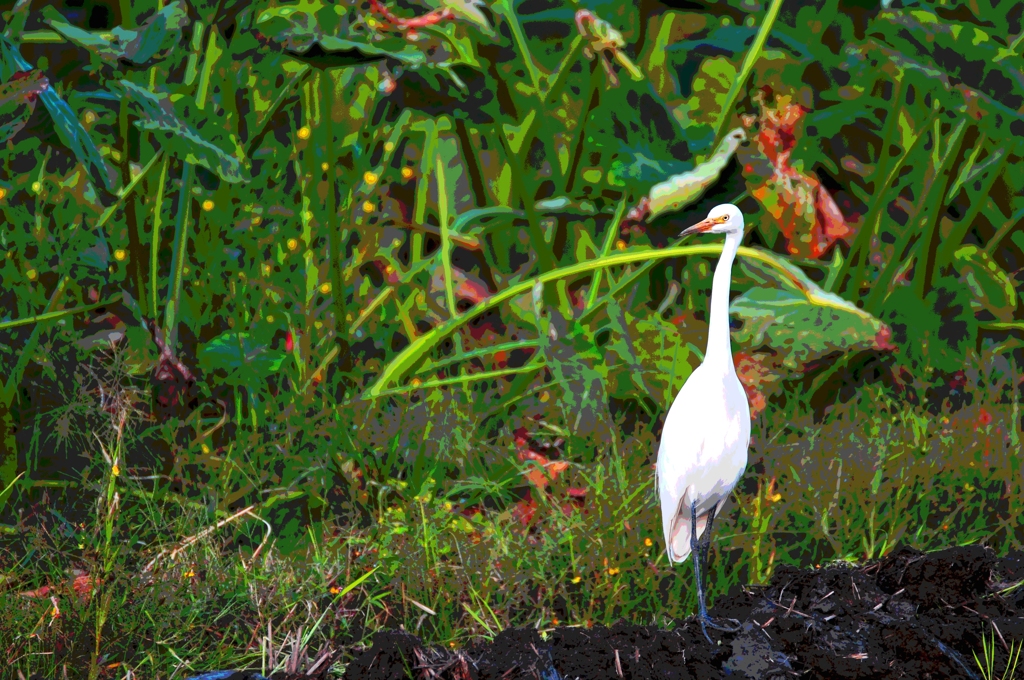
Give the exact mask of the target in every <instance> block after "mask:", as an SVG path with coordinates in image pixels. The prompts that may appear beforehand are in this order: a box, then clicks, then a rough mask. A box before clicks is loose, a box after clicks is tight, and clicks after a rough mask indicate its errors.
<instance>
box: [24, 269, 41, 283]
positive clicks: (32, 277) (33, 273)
mask: <svg viewBox="0 0 1024 680" xmlns="http://www.w3.org/2000/svg"><path fill="white" fill-rule="evenodd" d="M25 276H26V277H27V278H28V280H29V281H35V280H36V276H38V274H37V273H36V270H35V269H29V270H28V271H27V272H25Z"/></svg>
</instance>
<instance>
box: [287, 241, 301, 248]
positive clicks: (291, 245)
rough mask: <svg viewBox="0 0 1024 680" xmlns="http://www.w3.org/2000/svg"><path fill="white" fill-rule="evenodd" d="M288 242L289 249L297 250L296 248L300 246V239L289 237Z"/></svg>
mask: <svg viewBox="0 0 1024 680" xmlns="http://www.w3.org/2000/svg"><path fill="white" fill-rule="evenodd" d="M287 243H288V250H295V249H296V248H298V247H299V241H298V239H294V238H290V239H288V241H287Z"/></svg>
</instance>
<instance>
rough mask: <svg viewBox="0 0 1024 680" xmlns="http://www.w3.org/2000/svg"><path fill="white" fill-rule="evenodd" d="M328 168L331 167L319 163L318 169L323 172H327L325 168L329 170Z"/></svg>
mask: <svg viewBox="0 0 1024 680" xmlns="http://www.w3.org/2000/svg"><path fill="white" fill-rule="evenodd" d="M329 167H331V166H330V165H328V164H327V163H321V164H320V169H321V170H323V171H324V172H327V168H329Z"/></svg>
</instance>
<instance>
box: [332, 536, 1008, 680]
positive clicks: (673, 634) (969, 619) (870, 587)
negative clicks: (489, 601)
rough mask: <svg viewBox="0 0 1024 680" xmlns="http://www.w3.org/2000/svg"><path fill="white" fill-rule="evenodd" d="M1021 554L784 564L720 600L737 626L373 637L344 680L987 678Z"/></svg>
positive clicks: (721, 610)
mask: <svg viewBox="0 0 1024 680" xmlns="http://www.w3.org/2000/svg"><path fill="white" fill-rule="evenodd" d="M1022 579H1024V553H1021V552H1016V553H1012V554H1011V555H1009V556H1007V557H1005V558H1002V559H997V558H996V556H995V554H994V553H993V552H992V551H991V550H989V549H988V548H984V547H981V546H967V547H960V548H950V549H948V550H943V551H941V552H936V553H929V554H925V553H921V552H918V551H916V550H913V549H910V548H901V549H899V550H897V551H896V552H895V553H894V554H892V555H890V556H889V557H887V558H885V559H883V560H881V561H880V562H875V563H872V564H869V565H866V566H852V565H847V564H842V563H839V564H835V565H831V566H828V567H825V568H822V569H818V570H813V571H811V570H802V569H796V568H793V567H780V568H779V569H778V570H777V571H776V572H775V575H774V577H773V578H772V581H771V583H770V584H768V585H767V586H747V587H745V588H737V589H735V590H734V591H733V592H731V593H729V595H727V596H724V597H719V598H718V600H717V601H716V602H715V603H714V607H713V608H712V610H711V612H710V613H711V616H712V617H713V618H719V617H728V618H733V619H737V620H739V621H741V622H742V627H741V629H740V631H739V632H737V633H721V632H717V631H712V630H711V629H708V633H709V634H710V635H711V637H712V639H713V640H714V641H715V643H716V644H715V645H714V646H711V645H709V644H708V642H707V640H705V638H704V636H703V634H702V633H701V629H700V626H699V624H697V623H696V622H695V621H694V620H686V621H680V622H679V626H678V627H677V628H675V629H674V630H660V629H658V628H656V627H653V626H636V625H631V624H626V623H619V624H616V625H614V626H612V627H611V628H604V627H599V626H594V627H593V628H556V629H555V630H554V631H553V632H551V633H549V634H548V637H547V640H546V641H545V640H543V639H541V636H540V635H539V633H538V632H537V631H536V630H534V629H532V628H522V629H512V630H506V631H504V632H502V633H500V634H499V635H498V636H497V637H496V638H495V639H494V641H493V642H491V643H487V644H480V645H474V646H471V647H469V648H467V649H463V650H448V649H441V648H436V647H425V646H424V645H423V644H422V642H421V641H420V639H419V638H417V637H415V636H413V635H410V634H408V633H405V632H402V631H385V632H380V633H377V634H376V635H374V637H373V643H372V646H371V647H370V648H369V649H365V650H357V651H356V656H355V658H354V659H353V660H352V661H351V663H350V664H349V665H348V670H347V672H346V674H345V678H346V679H347V680H378V679H379V680H384V679H388V680H396V679H399V678H417V679H419V678H443V679H450V680H469V679H471V678H472V679H473V680H477V679H481V680H482V679H484V678H495V679H497V678H502V679H512V678H534V679H536V680H575V679H577V678H579V679H580V680H600V679H603V678H609V679H611V678H638V679H639V678H658V679H670V678H678V679H683V678H695V679H696V678H699V679H702V680H704V679H708V678H724V677H737V678H784V677H798V676H799V677H803V678H829V679H832V678H901V677H902V678H914V679H915V680H925V679H928V678H934V679H936V680H937V679H939V678H943V679H945V678H980V677H981V675H980V673H979V669H978V667H977V665H976V664H975V661H974V653H977V654H978V656H979V657H980V656H981V653H982V652H981V650H982V641H981V638H982V635H984V636H985V637H986V638H991V637H992V635H993V634H995V645H996V652H995V656H996V660H995V671H996V677H999V676H1000V675H1001V674H1002V672H1003V669H1004V667H1005V664H1006V659H1007V648H1008V647H1010V646H1012V645H1013V642H1014V641H1018V642H1019V641H1021V640H1024V586H1020V587H1017V588H1014V589H1013V590H1011V591H1010V592H1007V593H1004V594H999V592H998V591H1000V590H1003V589H1006V588H1009V587H1011V586H1014V585H1017V584H1019V582H1020V581H1021V580H1022Z"/></svg>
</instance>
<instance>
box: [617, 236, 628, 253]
mask: <svg viewBox="0 0 1024 680" xmlns="http://www.w3.org/2000/svg"><path fill="white" fill-rule="evenodd" d="M615 247H616V248H617V249H618V250H625V249H626V242H625V241H623V240H622V239H621V238H620V239H619V240H618V241H616V242H615Z"/></svg>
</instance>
